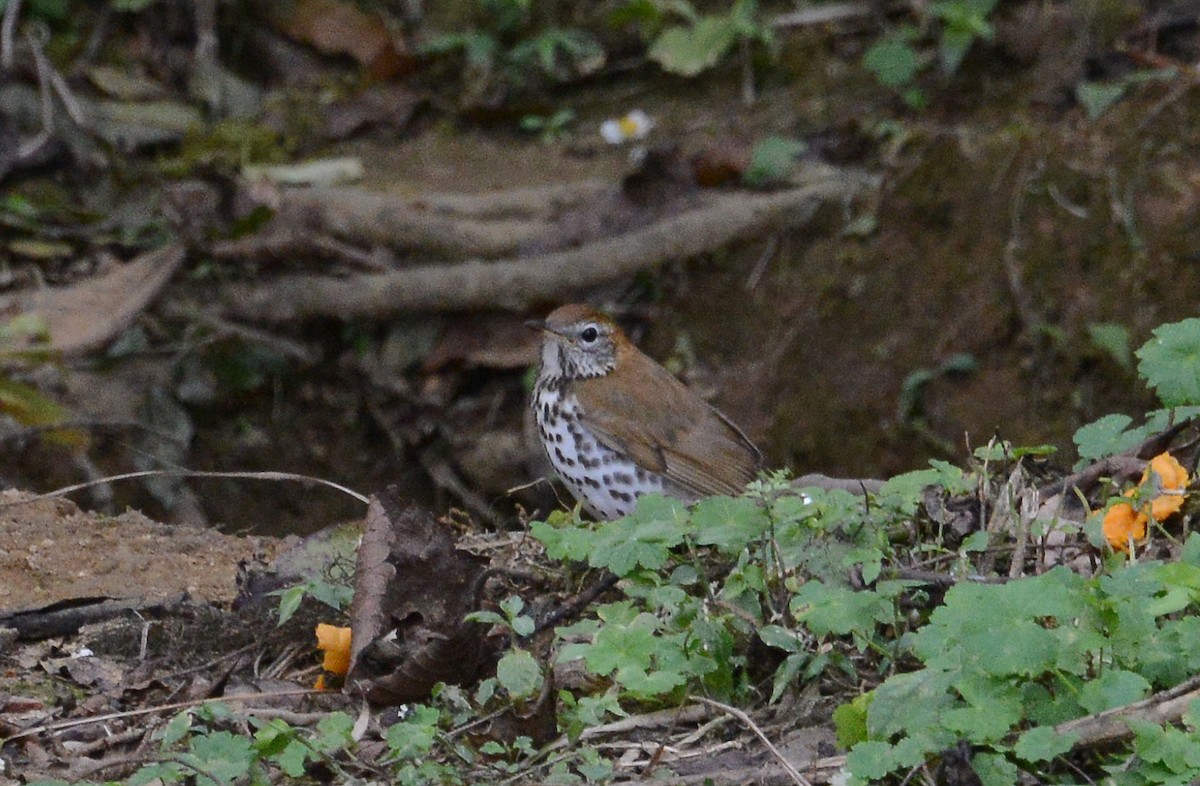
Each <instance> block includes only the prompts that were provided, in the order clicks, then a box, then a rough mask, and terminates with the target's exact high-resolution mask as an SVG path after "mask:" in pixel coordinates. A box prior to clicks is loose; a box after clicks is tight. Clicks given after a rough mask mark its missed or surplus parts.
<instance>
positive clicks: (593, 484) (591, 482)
mask: <svg viewBox="0 0 1200 786" xmlns="http://www.w3.org/2000/svg"><path fill="white" fill-rule="evenodd" d="M584 466H587V465H586V464H585V465H584ZM583 482H584V483H585V484H587V485H588V487H590V488H594V489H598V488H600V481H598V480H596V479H595V478H593V477H592V476H591V475H584V476H583Z"/></svg>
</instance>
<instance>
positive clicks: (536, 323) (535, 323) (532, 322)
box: [525, 319, 566, 338]
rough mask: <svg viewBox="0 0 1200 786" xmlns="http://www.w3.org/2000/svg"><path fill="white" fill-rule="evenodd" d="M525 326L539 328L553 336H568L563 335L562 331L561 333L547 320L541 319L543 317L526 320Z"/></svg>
mask: <svg viewBox="0 0 1200 786" xmlns="http://www.w3.org/2000/svg"><path fill="white" fill-rule="evenodd" d="M525 327H527V328H533V329H534V330H539V331H541V333H542V335H551V336H558V337H559V338H566V336H563V334H562V333H559V332H558V331H557V330H555V329H554V328H552V327H550V326H549V325H547V324H546V322H545V320H541V319H529V320H526V321H525Z"/></svg>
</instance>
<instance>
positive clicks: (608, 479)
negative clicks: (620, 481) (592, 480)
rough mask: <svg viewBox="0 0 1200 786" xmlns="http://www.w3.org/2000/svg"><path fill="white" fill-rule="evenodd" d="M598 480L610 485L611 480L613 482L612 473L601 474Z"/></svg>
mask: <svg viewBox="0 0 1200 786" xmlns="http://www.w3.org/2000/svg"><path fill="white" fill-rule="evenodd" d="M600 482H601V483H603V484H604V485H606V486H611V485H612V482H613V476H612V475H601V476H600Z"/></svg>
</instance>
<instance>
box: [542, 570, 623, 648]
mask: <svg viewBox="0 0 1200 786" xmlns="http://www.w3.org/2000/svg"><path fill="white" fill-rule="evenodd" d="M616 585H617V575H616V574H615V573H610V572H608V571H605V572H604V575H603V576H601V577H600V578H599V579H597V580H596V582H595V583H594V584H592V586H590V587H588V588H587V589H585V590H584V591H583V592H581V593H579V594H578V595H576V596H575V598H574V599H572V600H571V602H569V603H565V604H563V605H562V606H560V607H558V608H557V609H555V610H554V611H552V612H550V613H549V614H547V615H546V616H545V617H543V618H542V620H541V621H540V622H538V624H537V627H536V628H534V630H533V633H532V634H530V635H537V634H538V633H541V632H542V631H544V630H546V629H548V628H552V627H554V626H555V625H557V624H558V623H560V622H562V621H563V620H565V619H571V618H572V617H574V616H576V615H577V614H579V612H581V611H583V610H584V609H586V608H587V607H588V606H589V605H590V604H591V602H592V601H594V600H595V599H596V598H598V597H600V595H602V594H603V593H605V592H607V591H608V590H610V589H612V588H613V587H615V586H616Z"/></svg>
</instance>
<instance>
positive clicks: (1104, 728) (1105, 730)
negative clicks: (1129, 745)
mask: <svg viewBox="0 0 1200 786" xmlns="http://www.w3.org/2000/svg"><path fill="white" fill-rule="evenodd" d="M1196 699H1200V677H1192V678H1191V679H1189V680H1185V681H1184V682H1181V683H1179V684H1178V685H1176V686H1175V687H1174V688H1168V689H1167V690H1164V691H1160V692H1158V693H1156V694H1154V695H1153V696H1150V697H1149V698H1146V699H1142V700H1141V701H1135V702H1133V703H1132V704H1126V705H1124V706H1122V707H1113V708H1112V709H1111V710H1105V711H1104V712H1098V713H1096V714H1095V715H1088V716H1087V717H1085V718H1075V719H1074V720H1069V721H1067V722H1065V723H1060V724H1058V725H1057V726H1055V727H1054V730H1055V731H1056V732H1058V733H1059V734H1077V735H1079V739H1077V740H1076V741H1075V744H1074V745H1072V746H1071V748H1072V750H1078V749H1079V748H1091V747H1096V746H1103V745H1107V744H1109V743H1113V742H1120V741H1122V740H1127V739H1130V738H1131V737H1133V731H1132V730H1131V729H1130V728H1129V721H1130V720H1143V721H1149V722H1150V723H1159V724H1163V723H1178V722H1179V721H1180V719H1181V718H1183V713H1184V712H1186V711H1187V708H1188V706H1189V705H1190V704H1191V703H1192V702H1193V701H1195V700H1196Z"/></svg>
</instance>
